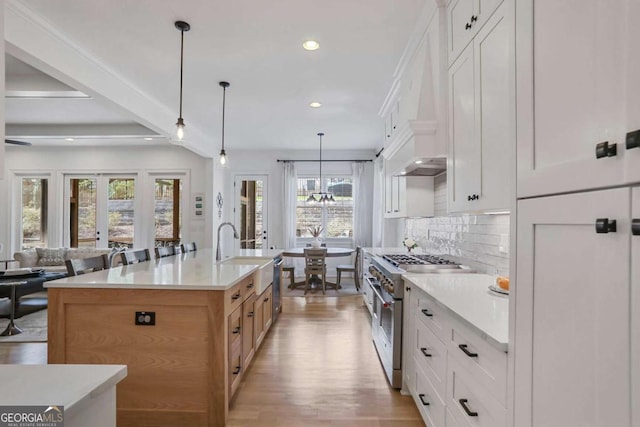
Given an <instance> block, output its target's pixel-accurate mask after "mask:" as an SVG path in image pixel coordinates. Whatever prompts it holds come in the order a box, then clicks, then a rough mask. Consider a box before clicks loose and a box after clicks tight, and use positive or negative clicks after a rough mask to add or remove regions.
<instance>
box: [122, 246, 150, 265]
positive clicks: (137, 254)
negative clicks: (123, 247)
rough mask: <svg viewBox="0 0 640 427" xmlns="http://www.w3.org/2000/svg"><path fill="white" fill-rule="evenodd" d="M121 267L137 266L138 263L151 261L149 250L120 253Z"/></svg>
mask: <svg viewBox="0 0 640 427" xmlns="http://www.w3.org/2000/svg"><path fill="white" fill-rule="evenodd" d="M120 259H122V264H123V265H131V264H137V263H139V262H144V261H151V254H150V253H149V249H139V250H137V251H126V252H121V253H120Z"/></svg>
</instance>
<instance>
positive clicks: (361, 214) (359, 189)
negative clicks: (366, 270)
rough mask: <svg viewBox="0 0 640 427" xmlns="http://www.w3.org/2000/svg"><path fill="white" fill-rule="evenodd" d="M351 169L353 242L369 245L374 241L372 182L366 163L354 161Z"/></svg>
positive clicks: (357, 244) (364, 245)
mask: <svg viewBox="0 0 640 427" xmlns="http://www.w3.org/2000/svg"><path fill="white" fill-rule="evenodd" d="M351 169H352V171H353V243H354V245H355V246H363V247H368V246H371V243H372V241H371V210H372V206H371V193H372V188H371V184H372V183H371V179H370V178H368V176H367V174H366V170H365V164H364V163H362V162H354V163H352V164H351ZM369 177H370V175H369ZM374 212H375V210H374Z"/></svg>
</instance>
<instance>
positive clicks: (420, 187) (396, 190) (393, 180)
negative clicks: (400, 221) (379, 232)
mask: <svg viewBox="0 0 640 427" xmlns="http://www.w3.org/2000/svg"><path fill="white" fill-rule="evenodd" d="M434 209H435V200H434V188H433V177H431V176H403V175H390V176H387V177H386V181H385V218H406V217H429V216H433V215H434Z"/></svg>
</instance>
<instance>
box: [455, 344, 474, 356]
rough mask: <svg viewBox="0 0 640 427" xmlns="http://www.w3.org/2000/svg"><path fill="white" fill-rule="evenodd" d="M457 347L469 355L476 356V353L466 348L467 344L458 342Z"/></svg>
mask: <svg viewBox="0 0 640 427" xmlns="http://www.w3.org/2000/svg"><path fill="white" fill-rule="evenodd" d="M458 348H459V349H460V350H462V352H463V353H464V354H466V355H467V356H469V357H478V353H472V352H470V351H469V350H467V344H460V345H458Z"/></svg>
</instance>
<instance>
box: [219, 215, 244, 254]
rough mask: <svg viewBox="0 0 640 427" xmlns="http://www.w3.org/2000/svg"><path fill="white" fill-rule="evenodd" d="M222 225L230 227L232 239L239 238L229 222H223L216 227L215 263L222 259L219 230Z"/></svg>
mask: <svg viewBox="0 0 640 427" xmlns="http://www.w3.org/2000/svg"><path fill="white" fill-rule="evenodd" d="M223 225H230V226H231V228H232V229H233V238H234V239H239V238H240V236H238V232H237V231H236V227H235V226H234V225H233V224H231V223H230V222H223V223H222V224H220V225H219V226H218V244H217V245H216V261H220V260H221V259H222V255H220V229H221V228H222V226H223Z"/></svg>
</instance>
